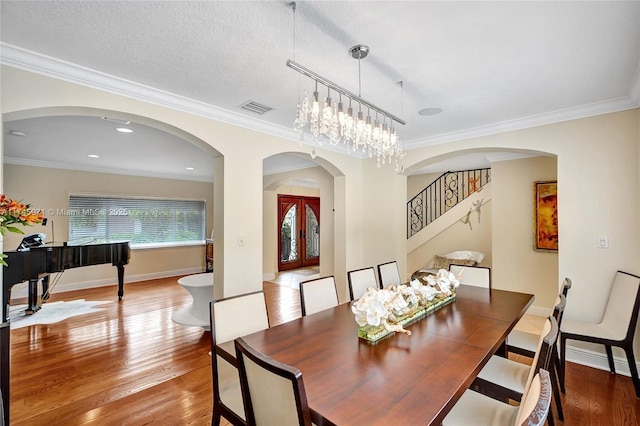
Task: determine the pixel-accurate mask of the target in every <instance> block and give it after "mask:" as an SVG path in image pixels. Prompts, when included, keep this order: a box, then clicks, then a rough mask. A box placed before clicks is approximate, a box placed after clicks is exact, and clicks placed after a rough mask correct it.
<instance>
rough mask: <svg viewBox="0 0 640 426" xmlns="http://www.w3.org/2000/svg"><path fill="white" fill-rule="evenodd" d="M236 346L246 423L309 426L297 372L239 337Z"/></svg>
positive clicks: (302, 384) (251, 424)
mask: <svg viewBox="0 0 640 426" xmlns="http://www.w3.org/2000/svg"><path fill="white" fill-rule="evenodd" d="M235 347H236V357H237V358H238V368H239V371H240V384H241V388H242V395H243V400H244V407H245V412H246V413H247V424H248V425H249V426H253V425H256V426H273V425H282V426H287V425H304V426H307V425H309V426H310V425H311V412H310V410H309V404H308V402H307V394H306V392H305V388H304V382H303V381H302V373H301V372H300V370H298V369H297V368H294V367H291V366H289V365H286V364H282V363H280V362H278V361H275V360H273V359H271V358H269V357H267V356H266V355H264V354H262V353H261V352H259V351H257V350H255V349H254V348H252V347H251V346H249V344H247V342H245V341H244V339H242V338H238V339H236V340H235Z"/></svg>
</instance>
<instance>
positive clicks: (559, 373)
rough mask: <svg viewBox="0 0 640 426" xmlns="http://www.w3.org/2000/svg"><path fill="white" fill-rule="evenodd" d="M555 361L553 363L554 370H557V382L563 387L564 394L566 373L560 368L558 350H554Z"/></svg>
mask: <svg viewBox="0 0 640 426" xmlns="http://www.w3.org/2000/svg"><path fill="white" fill-rule="evenodd" d="M552 356H553V360H552V361H551V362H552V364H553V368H554V369H555V370H556V380H557V383H560V384H561V386H562V393H564V373H563V371H562V368H560V356H558V348H555V349H554V350H553V355H552Z"/></svg>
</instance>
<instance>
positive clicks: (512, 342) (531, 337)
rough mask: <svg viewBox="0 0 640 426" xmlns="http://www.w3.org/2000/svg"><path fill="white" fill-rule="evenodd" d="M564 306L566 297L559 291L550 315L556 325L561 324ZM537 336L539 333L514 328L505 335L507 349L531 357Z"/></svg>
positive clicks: (534, 350)
mask: <svg viewBox="0 0 640 426" xmlns="http://www.w3.org/2000/svg"><path fill="white" fill-rule="evenodd" d="M566 306H567V298H566V297H565V296H564V295H563V294H562V293H560V295H559V296H558V302H557V303H556V305H555V306H554V307H553V315H552V316H553V317H554V318H555V319H556V322H557V323H558V327H561V326H562V318H563V315H564V309H565V307H566ZM539 338H540V334H537V333H532V332H529V331H525V330H520V329H514V330H512V331H511V333H509V336H507V351H509V352H513V353H515V354H518V355H524V356H526V357H529V358H533V356H534V355H535V352H536V346H537V344H538V339H539Z"/></svg>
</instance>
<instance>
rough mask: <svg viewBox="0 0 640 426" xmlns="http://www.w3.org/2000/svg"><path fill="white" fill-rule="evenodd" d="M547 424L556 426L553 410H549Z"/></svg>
mask: <svg viewBox="0 0 640 426" xmlns="http://www.w3.org/2000/svg"><path fill="white" fill-rule="evenodd" d="M547 423H548V424H549V426H555V424H556V423H555V420H553V410H549V412H548V413H547Z"/></svg>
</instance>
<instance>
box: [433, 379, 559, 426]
mask: <svg viewBox="0 0 640 426" xmlns="http://www.w3.org/2000/svg"><path fill="white" fill-rule="evenodd" d="M550 407H551V380H550V375H549V372H548V371H546V370H544V369H541V370H540V371H539V372H538V373H537V374H536V375H535V376H534V377H533V379H532V380H531V383H530V384H529V386H528V387H527V389H526V391H525V394H524V396H523V398H522V401H521V403H520V405H519V406H514V405H512V404H508V403H505V402H503V401H500V400H497V399H493V398H491V397H489V396H486V395H483V394H481V393H478V392H475V391H473V390H471V389H468V390H466V391H465V392H464V393H463V394H462V397H460V399H459V400H458V401H457V402H456V403H455V405H454V406H453V408H452V409H451V410H450V411H449V413H448V414H447V416H446V417H445V418H444V420H443V421H442V425H443V426H461V425H464V426H467V425H474V426H542V425H544V424H545V422H546V420H547V418H548V417H550V416H549V408H550Z"/></svg>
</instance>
